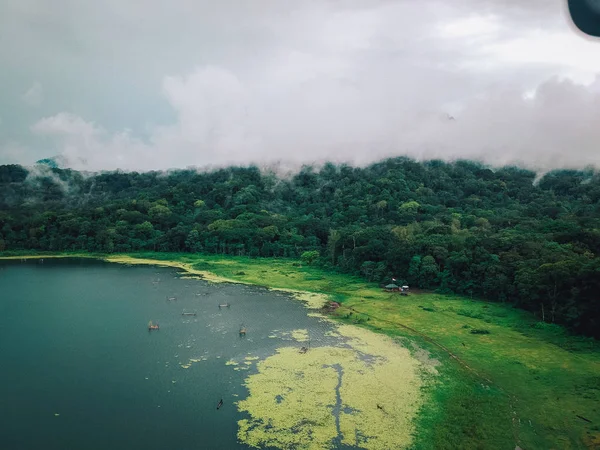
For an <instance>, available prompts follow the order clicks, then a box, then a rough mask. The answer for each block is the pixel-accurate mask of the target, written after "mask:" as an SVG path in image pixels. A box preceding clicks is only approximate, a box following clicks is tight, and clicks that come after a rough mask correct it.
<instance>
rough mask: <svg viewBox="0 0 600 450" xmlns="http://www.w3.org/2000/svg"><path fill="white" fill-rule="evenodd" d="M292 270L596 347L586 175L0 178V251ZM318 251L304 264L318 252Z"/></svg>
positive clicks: (594, 238) (327, 170)
mask: <svg viewBox="0 0 600 450" xmlns="http://www.w3.org/2000/svg"><path fill="white" fill-rule="evenodd" d="M17 250H40V251H89V252H107V253H112V252H136V251H173V252H205V253H221V254H228V255H246V256H251V257H293V258H302V259H303V260H304V262H305V263H312V264H321V265H324V266H330V267H331V268H335V269H336V270H340V271H343V272H347V273H352V274H357V275H361V276H363V277H365V278H366V279H368V280H370V281H375V282H383V283H385V282H389V280H390V278H391V277H392V276H394V277H397V278H398V279H399V280H400V281H401V282H406V283H408V284H410V285H413V286H418V287H421V288H425V289H437V290H439V291H441V292H447V293H452V292H454V293H459V294H463V295H467V296H472V297H481V298H485V299H488V300H493V301H500V302H510V303H512V304H514V305H515V306H517V307H520V308H524V309H527V310H530V311H532V312H534V313H535V314H536V315H537V316H538V317H539V318H540V321H541V322H547V323H559V324H564V325H567V326H568V327H570V328H571V329H573V330H575V331H577V332H580V333H584V334H588V335H594V336H595V337H600V257H599V256H600V174H598V173H595V172H594V171H593V170H588V171H570V170H569V171H567V170H564V171H556V172H551V173H548V174H546V175H545V176H543V177H542V178H541V179H539V180H537V179H536V174H535V173H534V172H531V171H528V170H524V169H520V168H516V167H504V168H489V167H486V166H483V165H480V164H478V163H474V162H468V161H457V162H454V163H446V162H442V161H428V162H423V163H421V162H416V161H413V160H410V159H406V158H395V159H389V160H385V161H382V162H380V163H377V164H373V165H371V166H369V167H365V168H357V167H351V166H348V165H337V166H336V165H333V164H326V165H324V166H322V167H320V168H318V169H317V168H313V167H304V168H302V170H300V171H299V172H297V173H295V174H294V175H289V176H286V177H279V176H277V175H276V174H275V173H273V172H272V171H269V170H260V169H259V168H257V167H231V168H226V169H221V170H214V171H209V172H199V171H195V170H178V171H171V172H150V173H136V172H132V173H121V172H111V173H99V174H84V173H80V172H76V171H72V170H62V169H58V168H52V167H48V166H43V165H37V166H35V167H33V168H29V169H28V168H24V167H21V166H16V165H5V166H0V251H5V252H10V251H17ZM317 252H318V253H317Z"/></svg>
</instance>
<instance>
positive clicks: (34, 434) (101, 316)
mask: <svg viewBox="0 0 600 450" xmlns="http://www.w3.org/2000/svg"><path fill="white" fill-rule="evenodd" d="M169 297H176V300H168V298H169ZM221 303H230V305H231V306H230V307H229V308H222V309H219V307H218V305H219V304H221ZM184 311H187V312H196V314H197V315H196V316H182V312H184ZM149 321H154V322H158V323H159V325H160V330H158V331H152V332H149V331H148V322H149ZM242 324H243V325H244V326H245V327H247V335H246V336H245V337H240V335H239V329H240V326H241V325H242ZM331 328H332V326H331V324H329V323H327V322H326V321H323V320H319V319H318V318H315V317H309V316H308V315H307V310H306V308H305V307H304V306H303V304H302V303H301V302H299V301H297V300H294V299H292V298H290V297H289V296H287V295H285V294H282V293H275V292H272V291H269V290H267V289H264V288H259V287H249V286H243V285H234V284H209V283H207V282H204V281H201V280H195V279H184V278H182V277H181V274H180V273H179V272H177V271H176V270H174V269H168V268H157V267H153V266H133V267H127V266H124V265H119V264H110V263H104V262H100V261H94V260H87V259H78V260H73V259H68V260H59V259H56V260H50V259H46V260H44V263H41V262H38V261H36V260H27V261H26V262H20V261H18V260H17V261H0V361H2V369H1V370H0V424H1V425H0V447H1V448H2V449H6V450H10V449H40V448H43V449H45V450H50V449H83V448H85V449H103V450H106V449H111V450H115V449H132V448H145V449H162V450H164V449H235V448H250V447H248V446H246V445H244V444H241V443H239V442H238V439H237V436H236V433H237V430H238V421H239V420H240V419H243V418H244V417H245V413H240V412H238V410H237V408H236V405H235V402H237V401H238V400H240V399H243V398H244V397H245V396H247V390H246V388H245V387H244V385H243V383H244V379H245V378H246V377H247V376H248V375H249V374H252V373H255V372H256V370H257V369H256V362H257V361H258V360H262V359H264V358H266V357H268V356H269V355H273V354H274V353H275V350H276V349H277V348H278V347H281V346H282V345H286V346H290V345H296V346H298V348H300V347H301V346H302V345H306V343H300V342H297V341H294V340H293V339H292V338H291V337H290V333H291V332H292V331H293V330H297V329H306V330H308V333H309V334H310V336H311V344H312V345H315V346H316V345H319V344H323V343H324V342H327V340H328V339H331V338H330V337H328V335H329V334H330V330H331ZM232 362H234V363H233V365H232ZM221 398H222V399H223V406H222V408H220V409H219V410H217V408H216V406H217V403H218V402H219V400H220V399H221Z"/></svg>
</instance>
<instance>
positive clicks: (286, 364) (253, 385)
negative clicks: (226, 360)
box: [238, 325, 423, 450]
mask: <svg viewBox="0 0 600 450" xmlns="http://www.w3.org/2000/svg"><path fill="white" fill-rule="evenodd" d="M296 331H297V330H296ZM337 331H338V333H339V334H340V335H341V336H342V337H343V338H345V341H344V342H340V343H339V345H338V346H330V347H316V348H312V349H311V350H309V351H308V352H306V353H304V354H301V355H299V354H298V349H297V348H295V347H283V348H280V349H279V350H278V351H277V353H276V354H275V355H273V356H270V357H268V358H266V359H265V360H264V361H261V362H259V363H258V365H257V369H258V373H256V374H252V375H250V376H248V377H247V379H246V382H245V386H246V387H247V388H248V391H249V396H248V398H246V399H245V400H242V401H240V402H238V408H239V410H240V411H242V412H247V413H248V414H249V416H250V418H249V419H243V420H241V421H239V431H238V438H239V439H240V441H242V442H244V443H246V444H248V445H250V446H252V447H256V448H262V447H276V448H282V449H288V448H294V449H329V448H334V447H335V446H336V445H337V443H341V444H345V445H350V446H359V447H361V448H366V449H373V450H379V449H381V450H384V449H392V448H394V449H401V448H406V447H407V446H409V445H410V443H411V440H412V432H413V430H414V425H413V418H414V417H415V415H416V413H417V411H418V409H419V408H420V406H421V405H422V398H421V395H420V390H421V387H422V385H423V382H422V380H421V378H420V370H421V367H420V365H421V364H420V363H419V361H418V360H416V359H415V358H413V357H412V356H411V354H410V352H409V351H408V350H407V349H406V348H404V347H401V346H399V345H397V344H396V343H395V342H394V341H393V340H392V339H390V338H388V337H386V336H382V335H377V334H375V333H373V332H370V331H368V330H365V329H362V328H357V327H353V326H348V325H343V326H340V327H338V330H337Z"/></svg>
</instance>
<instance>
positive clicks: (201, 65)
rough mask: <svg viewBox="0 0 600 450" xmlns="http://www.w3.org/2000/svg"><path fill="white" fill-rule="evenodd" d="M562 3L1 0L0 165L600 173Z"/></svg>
mask: <svg viewBox="0 0 600 450" xmlns="http://www.w3.org/2000/svg"><path fill="white" fill-rule="evenodd" d="M564 3H566V0H446V1H435V0H419V1H413V0H393V1H392V0H388V1H386V0H339V1H334V0H318V1H317V0H304V1H301V2H298V1H285V0H255V1H246V0H219V1H213V0H206V1H205V0H170V1H168V2H167V1H163V0H101V1H95V2H91V1H90V2H88V1H81V0H52V1H49V0H2V2H0V64H1V66H0V67H2V70H0V163H12V162H18V163H23V164H31V163H33V162H34V161H36V160H37V159H40V158H44V157H50V156H54V155H58V154H62V155H64V156H66V157H67V159H68V161H69V165H70V166H71V167H74V168H86V169H93V170H97V169H116V168H121V169H125V170H133V169H135V170H147V169H165V168H174V167H179V168H183V167H186V166H192V165H193V166H206V165H223V164H228V163H235V164H246V163H272V162H276V161H283V162H285V163H292V164H296V163H305V162H306V163H310V162H315V161H323V160H332V161H345V162H351V163H355V164H364V163H368V162H371V161H374V160H377V159H381V158H383V157H387V156H394V155H408V156H412V157H415V158H419V159H429V158H444V159H455V158H471V159H478V160H482V161H484V162H487V163H490V164H494V165H501V164H508V163H511V164H513V163H517V164H521V165H524V166H527V167H531V168H534V169H540V170H548V169H551V168H558V167H584V166H586V165H594V166H600V144H599V143H600V126H599V124H600V76H599V75H598V74H600V41H595V40H593V39H591V38H586V37H584V36H582V35H581V34H580V33H579V32H578V31H576V30H575V29H574V27H573V26H572V25H571V22H570V19H569V18H568V17H567V15H566V7H565V5H564ZM449 116H451V117H453V118H454V119H455V120H451V119H449Z"/></svg>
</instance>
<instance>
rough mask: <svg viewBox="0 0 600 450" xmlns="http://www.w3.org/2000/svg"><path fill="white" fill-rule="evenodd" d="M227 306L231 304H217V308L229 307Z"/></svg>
mask: <svg viewBox="0 0 600 450" xmlns="http://www.w3.org/2000/svg"><path fill="white" fill-rule="evenodd" d="M229 306H231V305H229V303H220V304H219V309H221V308H229Z"/></svg>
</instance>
